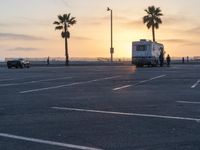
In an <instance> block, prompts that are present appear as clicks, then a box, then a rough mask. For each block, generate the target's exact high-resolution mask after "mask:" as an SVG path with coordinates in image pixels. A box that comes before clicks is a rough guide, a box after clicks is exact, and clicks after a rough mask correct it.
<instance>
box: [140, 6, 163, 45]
mask: <svg viewBox="0 0 200 150" xmlns="http://www.w3.org/2000/svg"><path fill="white" fill-rule="evenodd" d="M144 11H145V12H146V13H147V15H146V16H144V17H143V22H144V24H146V25H147V28H148V29H150V28H152V35H153V41H154V42H155V29H158V28H159V24H162V20H161V18H160V17H161V16H163V14H162V13H161V9H160V7H158V8H155V6H149V7H148V9H145V10H144Z"/></svg>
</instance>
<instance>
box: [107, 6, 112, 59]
mask: <svg viewBox="0 0 200 150" xmlns="http://www.w3.org/2000/svg"><path fill="white" fill-rule="evenodd" d="M107 11H110V21H111V22H110V26H111V27H110V29H111V31H110V32H111V36H110V37H111V42H110V43H111V46H110V55H111V58H110V61H111V62H113V53H114V48H113V11H112V9H110V8H109V7H107Z"/></svg>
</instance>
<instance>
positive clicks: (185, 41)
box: [159, 39, 190, 44]
mask: <svg viewBox="0 0 200 150" xmlns="http://www.w3.org/2000/svg"><path fill="white" fill-rule="evenodd" d="M159 41H161V42H167V43H172V44H175V43H176V44H177V43H179V44H185V43H188V42H190V41H188V40H183V39H161V40H159Z"/></svg>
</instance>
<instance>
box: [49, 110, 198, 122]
mask: <svg viewBox="0 0 200 150" xmlns="http://www.w3.org/2000/svg"><path fill="white" fill-rule="evenodd" d="M51 108H52V109H57V110H66V111H78V112H87V113H100V114H110V115H120V116H135V117H146V118H160V119H171V120H185V121H196V122H200V118H188V117H174V116H162V115H152V114H139V113H124V112H113V111H102V110H90V109H79V108H67V107H51Z"/></svg>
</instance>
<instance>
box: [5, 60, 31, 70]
mask: <svg viewBox="0 0 200 150" xmlns="http://www.w3.org/2000/svg"><path fill="white" fill-rule="evenodd" d="M7 67H8V68H12V67H15V68H25V67H26V68H29V67H30V62H29V61H28V60H25V59H16V60H9V61H7Z"/></svg>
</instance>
